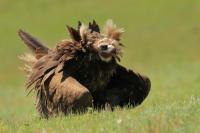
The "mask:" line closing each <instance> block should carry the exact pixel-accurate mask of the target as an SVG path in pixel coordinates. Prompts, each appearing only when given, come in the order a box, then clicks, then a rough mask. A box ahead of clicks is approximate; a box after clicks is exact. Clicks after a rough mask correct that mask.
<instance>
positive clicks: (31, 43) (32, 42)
mask: <svg viewBox="0 0 200 133" xmlns="http://www.w3.org/2000/svg"><path fill="white" fill-rule="evenodd" d="M18 34H19V36H20V38H21V39H22V40H23V41H24V43H25V44H26V45H27V46H28V47H29V48H30V50H31V51H32V52H33V53H34V54H37V51H38V49H39V50H40V52H41V51H42V53H48V51H49V48H48V47H46V46H45V45H44V44H43V43H41V42H40V41H38V40H37V39H36V38H34V37H33V36H31V35H30V34H29V33H27V32H25V31H23V30H21V29H20V30H19V31H18Z"/></svg>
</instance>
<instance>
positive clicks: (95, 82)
mask: <svg viewBox="0 0 200 133" xmlns="http://www.w3.org/2000/svg"><path fill="white" fill-rule="evenodd" d="M114 73H115V65H114V64H101V63H95V62H93V63H88V64H84V65H83V66H82V67H81V69H80V70H79V71H77V73H76V79H78V81H79V82H80V83H81V84H83V85H84V86H86V87H87V88H88V89H89V90H90V91H91V92H94V91H97V90H102V89H104V88H105V87H106V86H107V84H108V83H109V81H110V78H111V76H112V75H113V74H114Z"/></svg>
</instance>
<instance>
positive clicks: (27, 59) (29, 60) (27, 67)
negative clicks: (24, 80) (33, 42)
mask: <svg viewBox="0 0 200 133" xmlns="http://www.w3.org/2000/svg"><path fill="white" fill-rule="evenodd" d="M18 58H19V59H20V60H21V61H23V62H24V66H23V67H21V68H20V69H21V70H23V71H25V72H26V75H27V77H29V76H30V74H31V73H32V66H33V64H35V63H36V62H37V59H36V57H35V56H33V55H32V54H23V55H20V56H19V57H18Z"/></svg>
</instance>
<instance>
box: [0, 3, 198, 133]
mask: <svg viewBox="0 0 200 133" xmlns="http://www.w3.org/2000/svg"><path fill="white" fill-rule="evenodd" d="M199 13H200V2H199V1H198V0H190V1H188V0H168V1H165V0H151V1H148V0H143V1H137V0H123V1H116V0H110V1H106V0H101V1H100V0H96V1H92V0H82V1H81V0H73V1H72V0H71V1H64V0H52V1H48V0H35V1H26V0H20V1H14V0H13V1H11V0H1V1H0V57H1V63H0V133H1V132H11V133H13V132H20V133H21V132H56V133H57V132H70V133H77V132H80V133H95V132H111V133H112V132H113V133H122V132H124V133H126V132H127V133H151V132H152V133H168V132H174V133H188V132H192V133H195V132H196V133H198V132H200V128H199V123H200V117H199V114H200V108H199V107H200V88H199V86H200V69H199V68H200V59H199V57H200V53H199V49H200V45H199V43H200V17H199ZM108 18H113V20H114V21H115V22H116V23H117V24H118V25H119V26H122V27H124V29H125V30H126V32H125V34H124V38H123V40H122V41H123V43H124V45H125V46H126V47H125V48H124V51H125V52H124V57H123V59H122V62H121V64H123V65H124V66H126V67H128V68H131V69H133V70H135V71H137V72H141V73H144V74H146V75H148V76H149V77H150V79H151V81H152V90H151V92H150V95H149V96H148V98H147V99H146V100H145V102H144V103H143V104H142V105H141V106H139V107H137V108H134V109H128V108H126V109H122V110H121V109H117V110H116V111H115V112H110V111H102V112H96V111H90V112H88V113H86V114H84V115H69V116H67V117H58V118H52V119H50V120H43V119H39V117H38V114H37V112H36V110H35V107H34V94H31V95H30V96H26V92H25V90H24V82H25V78H24V75H23V72H21V71H19V69H18V67H19V66H20V65H21V63H20V61H19V60H18V59H17V58H16V57H17V55H19V54H21V53H23V52H24V51H28V50H27V49H26V48H25V46H24V45H23V43H22V42H21V41H20V39H19V38H18V36H17V34H16V31H17V30H18V29H19V28H22V29H25V30H26V31H29V32H31V33H32V34H33V35H36V36H38V37H39V38H41V40H44V42H46V43H48V44H49V45H50V46H54V44H55V43H56V42H57V41H59V40H61V39H64V38H67V37H68V35H67V33H66V32H65V31H66V29H65V25H66V24H69V25H73V26H75V25H76V23H77V21H78V20H82V21H84V22H85V23H87V22H88V21H90V20H92V19H95V20H96V21H97V22H99V23H100V25H103V24H104V22H105V21H106V19H108Z"/></svg>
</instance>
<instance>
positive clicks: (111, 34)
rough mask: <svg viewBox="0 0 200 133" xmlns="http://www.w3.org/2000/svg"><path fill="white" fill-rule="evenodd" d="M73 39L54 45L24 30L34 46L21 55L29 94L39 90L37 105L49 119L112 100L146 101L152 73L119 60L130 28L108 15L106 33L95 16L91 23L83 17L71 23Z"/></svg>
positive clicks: (100, 106)
mask: <svg viewBox="0 0 200 133" xmlns="http://www.w3.org/2000/svg"><path fill="white" fill-rule="evenodd" d="M66 28H67V30H68V33H69V36H70V39H64V40H61V41H60V42H58V43H57V44H56V46H55V47H54V48H49V47H48V46H47V45H46V44H44V43H42V42H41V41H39V40H38V39H37V38H35V37H33V36H32V35H30V34H29V33H27V32H25V31H24V30H21V29H19V30H18V35H19V37H20V38H21V40H22V41H23V42H24V43H25V44H26V46H27V47H28V48H29V49H30V50H31V51H32V53H29V54H22V55H21V56H20V57H19V58H20V59H21V60H22V61H23V62H24V67H23V68H24V71H25V72H26V76H27V81H26V89H27V91H28V93H30V92H32V91H34V92H35V95H36V101H35V104H36V110H37V111H38V113H39V115H40V117H42V118H49V117H52V116H58V115H60V114H61V115H68V114H70V113H82V112H86V111H87V109H88V108H94V109H104V108H105V107H106V106H107V105H109V106H110V107H111V108H112V109H114V108H115V107H122V108H123V107H125V106H127V105H131V106H132V107H136V106H138V105H140V104H141V103H142V102H143V101H144V100H145V99H146V97H147V96H148V94H149V92H150V88H151V82H150V79H149V77H147V76H144V75H142V74H139V73H137V72H134V71H133V70H131V69H128V68H126V67H124V66H122V65H120V64H119V62H120V60H121V58H122V55H123V52H122V49H123V47H124V45H123V44H122V43H121V38H122V34H123V33H124V30H123V29H122V28H118V27H117V26H116V24H114V23H113V21H112V20H108V21H107V22H106V24H105V26H104V30H103V32H101V31H100V27H99V25H98V24H97V23H96V21H95V20H93V21H92V22H89V25H85V24H84V23H82V22H80V21H78V26H77V28H73V27H71V26H67V27H66Z"/></svg>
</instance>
